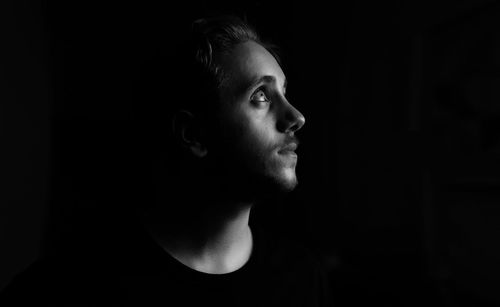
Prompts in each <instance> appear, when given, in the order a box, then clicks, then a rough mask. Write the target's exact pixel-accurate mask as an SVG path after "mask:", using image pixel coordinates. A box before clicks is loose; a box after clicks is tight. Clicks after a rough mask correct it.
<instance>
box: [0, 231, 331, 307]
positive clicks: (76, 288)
mask: <svg viewBox="0 0 500 307" xmlns="http://www.w3.org/2000/svg"><path fill="white" fill-rule="evenodd" d="M113 233H114V234H115V235H117V236H119V238H126V240H121V239H118V238H112V237H106V238H105V239H103V240H102V242H104V244H100V245H99V244H97V245H96V246H98V247H97V248H95V249H93V250H92V251H91V252H88V251H87V252H85V251H84V250H83V248H82V251H81V252H76V253H73V255H78V256H71V255H72V253H68V254H67V255H65V256H64V257H63V256H59V257H52V258H48V259H44V260H39V261H37V262H35V263H34V264H33V265H31V266H30V267H29V268H28V269H27V270H26V271H24V272H23V273H21V274H19V275H18V276H17V277H16V278H15V279H14V280H13V282H11V284H10V285H9V286H8V287H7V288H6V290H5V291H4V293H3V295H2V298H1V299H0V305H2V306H12V305H20V306H41V305H42V306H43V305H53V306H72V305H78V306H97V305H107V306H109V305H111V306H113V305H114V306H123V305H134V306H202V305H204V306H311V307H315V306H330V304H331V299H330V293H329V292H330V289H329V286H328V282H327V279H326V275H325V272H324V271H323V270H322V268H321V266H320V265H319V262H318V261H316V258H315V257H313V256H312V254H311V253H310V252H309V251H308V250H307V249H305V248H304V247H302V246H301V245H299V244H296V243H292V241H290V240H286V239H284V238H282V237H281V236H277V235H270V234H269V233H267V232H264V231H263V229H262V228H260V227H255V226H252V233H253V238H254V245H253V250H252V255H251V257H250V259H249V261H248V262H247V263H246V264H245V265H244V266H243V267H242V268H240V269H239V270H237V271H234V272H231V273H228V274H207V273H202V272H198V271H195V270H193V269H191V268H189V267H187V266H185V265H183V264H181V263H180V262H179V261H177V260H176V259H175V258H173V257H172V256H170V255H169V254H168V253H167V252H165V251H164V250H163V249H162V248H161V247H160V246H159V245H158V244H156V242H155V241H154V240H153V239H152V238H151V237H150V236H149V235H148V234H147V232H146V231H145V230H144V229H143V228H142V227H140V226H138V225H136V226H134V227H130V228H129V229H128V230H124V231H120V232H113Z"/></svg>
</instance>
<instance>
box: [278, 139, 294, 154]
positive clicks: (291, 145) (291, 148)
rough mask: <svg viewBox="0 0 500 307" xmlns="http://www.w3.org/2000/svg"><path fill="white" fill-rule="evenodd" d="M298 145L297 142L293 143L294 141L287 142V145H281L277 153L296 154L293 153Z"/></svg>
mask: <svg viewBox="0 0 500 307" xmlns="http://www.w3.org/2000/svg"><path fill="white" fill-rule="evenodd" d="M298 146H299V145H298V144H297V143H294V142H292V143H289V144H287V145H285V146H283V147H282V148H281V149H280V150H279V151H278V153H279V154H294V155H297V154H296V153H295V150H297V147H298Z"/></svg>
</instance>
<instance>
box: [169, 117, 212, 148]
mask: <svg viewBox="0 0 500 307" xmlns="http://www.w3.org/2000/svg"><path fill="white" fill-rule="evenodd" d="M172 130H173V133H174V136H175V139H176V140H178V141H179V143H180V144H181V146H182V147H183V148H185V149H187V150H189V151H190V152H191V153H192V154H193V155H195V156H196V157H198V158H203V157H205V156H206V155H207V153H208V150H207V148H206V146H205V145H204V144H203V143H202V127H201V122H200V120H199V119H198V118H196V116H195V115H194V114H193V113H191V112H190V111H188V110H179V111H177V112H176V113H175V114H174V116H173V118H172Z"/></svg>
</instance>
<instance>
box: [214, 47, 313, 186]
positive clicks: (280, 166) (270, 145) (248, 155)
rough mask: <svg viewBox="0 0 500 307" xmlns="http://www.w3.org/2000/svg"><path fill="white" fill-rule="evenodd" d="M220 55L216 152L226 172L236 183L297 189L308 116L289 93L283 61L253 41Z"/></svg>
mask: <svg viewBox="0 0 500 307" xmlns="http://www.w3.org/2000/svg"><path fill="white" fill-rule="evenodd" d="M220 61H221V66H222V69H223V71H224V73H225V81H224V82H223V84H222V87H221V89H220V97H221V101H220V103H221V108H220V112H218V115H217V116H218V118H217V126H218V129H220V130H219V132H218V133H217V134H218V136H219V137H220V143H219V144H218V146H216V149H215V152H216V156H217V157H218V158H219V159H218V160H219V162H221V163H223V165H224V166H223V172H226V173H229V175H230V177H229V178H231V179H230V180H231V181H232V183H233V184H241V185H246V186H243V187H242V188H244V189H245V188H248V189H250V190H251V189H259V188H262V187H265V188H266V189H267V188H273V189H276V188H277V189H279V190H280V191H291V190H293V189H294V188H295V186H296V185H297V176H296V173H295V168H296V165H297V159H298V156H297V154H296V152H295V150H296V149H297V146H298V140H297V139H296V136H295V133H296V132H297V131H298V130H299V129H300V128H301V127H302V126H303V125H304V122H305V119H304V116H303V115H302V114H301V113H300V112H299V111H298V110H297V109H296V108H294V107H293V106H292V105H291V104H290V102H289V101H288V100H287V98H286V96H285V94H286V78H285V75H284V73H283V71H282V69H281V67H280V65H279V64H278V62H277V61H276V59H275V58H274V56H273V55H272V54H271V53H269V51H267V50H266V49H265V48H264V47H262V46H261V45H260V44H258V43H256V42H253V41H248V42H245V43H241V44H239V45H237V46H236V47H235V48H234V49H233V50H232V52H231V53H230V55H229V56H226V57H224V58H222V59H221V60H220ZM209 155H210V149H209ZM255 183H257V184H255ZM262 184H264V185H265V186H263V185H262ZM250 192H252V193H258V192H259V191H250Z"/></svg>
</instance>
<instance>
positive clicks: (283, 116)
mask: <svg viewBox="0 0 500 307" xmlns="http://www.w3.org/2000/svg"><path fill="white" fill-rule="evenodd" d="M281 100H282V101H281V112H280V121H281V122H282V123H283V125H282V127H281V130H283V132H295V131H297V130H299V129H300V128H302V126H303V125H304V123H305V121H306V119H305V117H304V115H302V113H301V112H300V111H299V110H297V108H295V107H294V106H293V105H292V104H291V103H290V102H289V101H288V99H286V97H284V96H282V97H281Z"/></svg>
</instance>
